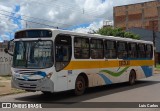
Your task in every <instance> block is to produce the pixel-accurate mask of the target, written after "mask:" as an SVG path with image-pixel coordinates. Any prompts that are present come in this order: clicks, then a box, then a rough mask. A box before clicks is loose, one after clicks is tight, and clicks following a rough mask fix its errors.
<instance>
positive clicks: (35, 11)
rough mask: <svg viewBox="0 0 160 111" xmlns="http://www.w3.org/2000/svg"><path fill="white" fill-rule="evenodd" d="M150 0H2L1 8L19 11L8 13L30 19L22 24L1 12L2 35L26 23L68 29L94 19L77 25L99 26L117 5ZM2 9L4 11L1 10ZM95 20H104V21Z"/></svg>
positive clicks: (111, 15)
mask: <svg viewBox="0 0 160 111" xmlns="http://www.w3.org/2000/svg"><path fill="white" fill-rule="evenodd" d="M146 1H150V0H54V1H53V0H40V1H37V0H1V2H0V10H1V9H3V10H7V11H10V12H14V13H16V14H13V13H12V14H11V13H6V12H5V14H9V15H11V16H14V17H20V18H22V19H23V20H27V21H30V22H26V21H21V22H20V24H17V23H16V22H15V19H14V20H13V19H11V18H5V17H2V15H1V14H0V18H1V17H2V18H3V19H0V20H1V21H0V35H3V34H5V33H7V32H8V31H9V30H13V32H14V31H15V30H16V29H18V27H22V28H25V27H26V24H27V27H28V28H34V27H41V28H42V27H59V28H65V29H66V28H68V27H72V26H74V25H79V24H82V23H83V24H84V23H91V24H90V25H89V26H87V27H81V28H77V29H75V30H77V31H78V30H79V31H80V30H81V31H82V30H83V31H84V32H86V30H91V29H95V27H96V29H97V28H99V25H98V24H101V23H102V21H103V20H113V7H114V6H119V5H126V4H133V3H139V2H146ZM16 6H19V7H20V9H19V10H18V12H15V7H16ZM0 13H4V12H2V11H0ZM19 14H20V15H23V16H19ZM38 18H40V19H38ZM95 21H101V23H100V22H95ZM37 23H39V24H37ZM44 24H45V25H44Z"/></svg>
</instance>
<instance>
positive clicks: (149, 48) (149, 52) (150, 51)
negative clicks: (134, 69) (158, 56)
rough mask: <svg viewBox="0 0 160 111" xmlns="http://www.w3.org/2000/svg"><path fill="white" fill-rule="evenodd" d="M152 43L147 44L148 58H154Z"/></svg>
mask: <svg viewBox="0 0 160 111" xmlns="http://www.w3.org/2000/svg"><path fill="white" fill-rule="evenodd" d="M152 52H153V50H152V45H148V44H147V45H146V58H152V56H153V53H152Z"/></svg>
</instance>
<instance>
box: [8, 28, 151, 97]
mask: <svg viewBox="0 0 160 111" xmlns="http://www.w3.org/2000/svg"><path fill="white" fill-rule="evenodd" d="M13 41H14V43H15V48H14V52H13V66H12V68H11V70H12V82H11V84H12V87H13V88H18V89H23V90H26V91H42V92H43V93H45V94H47V93H53V92H60V91H67V90H74V92H75V94H76V95H82V94H83V93H84V91H85V89H86V88H88V87H95V86H102V85H108V84H113V83H120V82H127V81H128V82H129V83H130V84H134V83H135V81H136V80H138V79H142V78H145V77H150V76H152V75H153V65H154V53H153V43H152V42H150V41H142V40H133V39H128V38H121V37H112V36H102V35H97V34H95V35H94V34H82V33H75V32H71V31H64V30H59V29H26V30H21V31H18V32H16V33H15V38H14V40H13ZM6 52H8V51H7V50H6ZM8 53H9V52H8Z"/></svg>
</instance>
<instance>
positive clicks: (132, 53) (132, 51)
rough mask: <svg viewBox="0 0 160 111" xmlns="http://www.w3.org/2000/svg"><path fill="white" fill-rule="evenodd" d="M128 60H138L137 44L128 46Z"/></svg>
mask: <svg viewBox="0 0 160 111" xmlns="http://www.w3.org/2000/svg"><path fill="white" fill-rule="evenodd" d="M128 58H137V44H136V43H129V44H128Z"/></svg>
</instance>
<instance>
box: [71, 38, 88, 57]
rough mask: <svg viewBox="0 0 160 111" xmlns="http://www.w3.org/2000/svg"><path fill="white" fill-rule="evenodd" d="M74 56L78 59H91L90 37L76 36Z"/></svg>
mask: <svg viewBox="0 0 160 111" xmlns="http://www.w3.org/2000/svg"><path fill="white" fill-rule="evenodd" d="M74 57H75V58H76V59H89V57H90V53H89V38H84V37H75V38H74Z"/></svg>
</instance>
